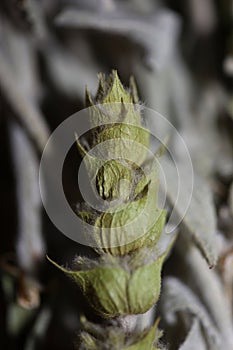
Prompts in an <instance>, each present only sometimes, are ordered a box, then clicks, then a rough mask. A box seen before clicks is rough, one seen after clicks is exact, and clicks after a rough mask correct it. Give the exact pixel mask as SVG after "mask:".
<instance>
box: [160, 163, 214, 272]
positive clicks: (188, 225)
mask: <svg viewBox="0 0 233 350" xmlns="http://www.w3.org/2000/svg"><path fill="white" fill-rule="evenodd" d="M162 166H163V170H164V173H165V174H166V182H167V198H168V201H169V202H170V203H171V204H172V206H174V212H175V213H176V215H178V216H179V217H181V218H182V217H183V215H184V214H185V209H186V203H187V196H188V195H189V194H190V191H191V190H192V189H191V188H190V181H189V176H190V175H191V174H187V171H186V168H185V167H184V166H183V165H182V163H179V164H176V167H177V168H178V169H179V172H180V174H183V176H182V179H184V180H185V179H187V182H185V181H183V183H181V184H180V186H181V188H180V192H179V195H180V200H179V201H178V202H176V199H177V183H176V181H174V179H175V178H176V177H177V171H176V167H175V166H173V164H172V163H171V162H168V161H166V162H162ZM180 229H181V232H182V234H183V235H185V237H190V238H191V239H192V240H193V241H194V242H195V244H196V245H197V246H198V248H199V249H200V250H201V252H202V254H203V255H204V257H205V258H206V260H207V262H208V263H209V265H210V266H214V265H215V264H216V262H217V258H218V248H217V228H216V213H215V208H214V203H213V198H212V194H211V191H210V189H209V187H208V185H207V184H206V183H205V181H204V180H203V179H202V178H200V177H198V176H194V187H193V192H192V199H191V202H190V205H189V207H188V210H187V212H186V214H185V216H184V218H183V221H182V223H181V227H180Z"/></svg>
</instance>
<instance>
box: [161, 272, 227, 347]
mask: <svg viewBox="0 0 233 350" xmlns="http://www.w3.org/2000/svg"><path fill="white" fill-rule="evenodd" d="M163 285H164V287H163V294H162V306H163V312H164V317H165V319H166V320H167V322H168V323H174V322H175V313H176V312H185V314H189V315H190V316H195V317H197V318H198V319H199V321H200V324H201V325H202V327H203V330H204V334H205V337H206V339H207V343H208V346H209V347H208V349H211V350H219V349H222V345H223V339H222V338H221V335H220V333H219V332H218V330H217V329H216V327H215V325H214V323H213V322H212V320H211V318H210V317H209V315H208V313H207V311H206V309H205V307H204V306H203V305H202V304H201V303H200V301H199V300H198V299H197V297H196V296H195V295H194V294H193V292H192V291H191V290H190V289H189V288H188V287H186V286H185V285H184V284H183V283H181V282H180V281H179V280H178V279H176V278H172V277H170V278H167V279H166V280H165V281H164V284H163Z"/></svg>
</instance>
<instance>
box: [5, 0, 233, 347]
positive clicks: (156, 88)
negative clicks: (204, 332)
mask: <svg viewBox="0 0 233 350" xmlns="http://www.w3.org/2000/svg"><path fill="white" fill-rule="evenodd" d="M112 69H117V70H118V73H119V76H120V78H121V80H122V82H123V83H124V85H125V86H127V85H128V81H129V77H130V76H131V75H134V76H135V79H136V82H137V85H138V89H139V96H140V99H141V101H142V102H143V103H144V104H145V105H146V106H147V107H150V108H153V109H155V110H156V111H158V112H160V113H161V114H162V115H164V116H165V117H166V118H167V119H169V120H170V121H171V122H172V123H173V125H174V126H175V127H176V128H177V129H178V130H179V132H180V133H181V135H182V136H183V137H184V139H185V141H186V143H187V145H188V148H189V151H190V154H191V157H192V161H193V165H194V171H195V176H196V177H197V179H198V180H196V183H197V186H196V193H197V197H196V202H195V203H194V207H192V209H193V211H195V213H197V214H196V215H197V217H198V215H199V216H200V217H202V221H201V222H200V223H198V225H200V227H199V228H198V230H197V227H196V226H195V225H194V226H193V222H194V219H193V218H192V217H191V218H190V217H187V219H186V221H185V222H184V225H183V227H181V229H180V231H181V238H180V239H179V240H178V242H177V245H176V248H175V249H174V251H173V253H172V255H171V256H170V258H169V260H168V261H167V263H166V266H165V269H164V272H163V275H164V278H166V276H171V275H172V276H176V277H177V278H179V279H180V280H181V281H183V282H184V283H185V284H186V285H188V286H189V288H190V289H191V290H192V292H193V293H196V294H197V295H198V298H200V300H201V301H202V303H203V304H204V305H205V306H206V309H207V310H208V311H209V314H210V315H211V316H210V317H212V316H213V323H214V324H215V325H216V324H217V328H218V329H219V332H220V333H221V334H224V331H225V330H226V328H227V327H228V328H229V329H230V328H231V326H232V313H231V307H232V281H233V274H232V270H233V268H232V261H233V258H232V252H233V241H232V238H233V89H232V88H233V1H232V0H215V1H214V0H176V1H172V0H167V1H166V0H143V1H141V0H125V1H124V0H40V1H39V0H2V1H1V4H0V138H1V148H0V164H1V172H0V177H1V182H0V188H1V202H0V203H1V210H0V212H1V244H0V278H1V280H0V346H1V348H6V347H7V349H14V350H17V349H20V350H21V349H24V350H33V349H57V350H59V349H63V350H64V349H67V350H68V349H73V348H74V339H75V334H76V333H77V331H78V329H79V326H80V321H79V319H80V314H82V313H85V314H86V315H87V316H88V318H89V319H90V320H92V321H94V322H100V320H99V319H98V318H97V316H95V315H94V314H93V312H92V310H90V309H89V308H88V306H87V304H86V301H85V300H84V299H83V297H82V295H81V293H80V291H79V290H78V289H77V287H76V286H75V285H74V284H73V283H72V282H71V281H70V280H68V279H67V278H66V277H65V276H63V274H62V273H61V272H59V271H56V269H55V268H54V267H53V266H51V264H50V263H48V261H46V258H45V255H46V254H48V255H49V256H50V257H51V258H52V259H54V260H55V261H57V262H58V263H60V264H63V265H65V264H67V265H69V263H70V262H71V261H72V259H73V258H74V256H75V255H77V254H81V255H82V254H84V255H86V256H92V252H91V250H90V249H89V248H87V247H84V246H80V245H78V244H77V243H76V242H73V241H71V240H69V239H68V238H66V237H65V236H64V235H63V234H62V233H60V232H59V231H57V230H56V228H55V227H54V226H53V224H52V223H51V222H50V220H49V219H48V217H47V215H46V213H45V212H44V210H43V208H42V204H41V200H40V193H39V188H38V166H39V161H40V157H41V154H42V151H43V149H44V146H45V144H46V141H47V139H48V137H49V135H50V133H51V132H52V131H53V130H54V129H55V128H56V127H57V126H58V125H59V124H60V123H61V122H62V121H63V120H65V119H66V118H67V117H69V116H70V115H71V114H73V113H75V112H77V111H78V110H80V109H82V108H83V107H84V100H85V86H86V85H87V86H88V88H89V90H90V91H91V92H92V93H93V94H94V93H95V91H96V88H97V83H98V79H97V73H98V72H105V73H110V72H111V70H112ZM174 147H175V145H174ZM176 151H177V152H179V151H180V150H176ZM79 162H80V158H79V155H78V152H77V151H76V149H75V148H71V150H70V152H69V155H68V157H67V159H66V162H65V166H64V171H63V181H64V187H65V191H66V194H67V197H68V198H69V202H70V204H71V206H73V207H75V206H76V203H77V200H78V198H79V193H78V190H77V184H76V173H75V169H76V168H77V164H79ZM199 181H200V185H199ZM203 183H205V185H203ZM202 185H203V186H205V187H204V188H205V190H203V191H202V190H200V189H202ZM194 192H195V191H194ZM194 195H195V194H194ZM61 215H62V213H61ZM187 231H188V233H189V234H190V241H192V242H194V243H195V244H194V246H195V248H192V249H194V250H193V251H192V252H193V255H192V254H190V255H189V256H186V255H185V253H184V247H185V245H186V244H187V242H183V240H182V232H187ZM200 233H201V234H203V235H202V236H199V235H200ZM203 237H204V238H203ZM213 239H214V242H213ZM216 242H217V243H216ZM196 246H198V247H199V248H200V251H202V252H204V256H205V257H206V259H207V261H208V263H209V265H210V266H211V265H212V263H213V264H214V262H215V260H216V257H217V256H219V263H218V266H217V267H216V268H215V271H214V272H213V276H214V277H213V281H215V279H216V278H217V281H218V282H216V283H217V285H218V286H220V287H219V288H220V289H219V290H220V292H221V293H222V294H221V293H220V292H219V293H220V294H218V295H217V296H214V293H211V297H210V296H209V294H208V291H207V290H206V286H205V283H204V282H203V281H204V280H205V277H203V280H202V282H201V280H198V277H197V276H199V275H198V271H197V270H195V268H197V263H196V262H197V261H198V264H200V266H202V265H201V264H205V265H206V266H207V263H206V262H202V260H200V259H199V255H198V257H196V255H195V254H199V250H195V249H196ZM198 259H199V260H200V261H199V260H198ZM198 266H199V265H198ZM203 266H204V265H203ZM204 269H205V268H204ZM206 271H209V268H208V266H207V270H206ZM187 272H188V273H187ZM211 273H212V272H211ZM187 275H189V276H187ZM192 276H194V277H193V278H192ZM203 276H204V275H203ZM196 278H197V279H196ZM213 283H214V282H213ZM210 285H211V283H210ZM200 286H201V287H200ZM209 288H210V287H209ZM216 288H217V287H216ZM165 292H166V291H165ZM164 295H165V298H166V293H165V294H164ZM215 297H216V298H219V299H218V301H219V300H220V304H219V305H220V306H219V309H215V306H216V305H217V301H216V300H217V299H215ZM167 298H169V295H168V296H167ZM211 298H212V299H211ZM167 300H168V299H167ZM221 303H223V304H224V305H223V306H222V304H221ZM165 304H166V303H164V305H165ZM224 307H225V309H224ZM221 309H222V311H221V312H222V313H223V315H220V314H219V313H220V310H221ZM164 310H165V311H164ZM224 310H228V311H227V312H228V314H227V315H226V314H225V316H224V312H225V311H224ZM163 313H164V317H163ZM190 313H191V314H193V313H195V312H190ZM160 314H161V315H162V321H161V322H162V323H161V326H163V327H162V328H163V329H164V330H165V334H166V335H165V338H164V343H166V342H168V343H169V344H170V347H169V348H170V349H177V348H178V347H179V344H181V343H182V342H183V341H184V339H185V334H186V333H187V332H188V330H189V328H190V322H191V321H190V320H189V321H187V320H185V321H184V318H185V317H186V316H187V314H186V316H185V317H184V315H182V312H180V313H179V317H178V321H177V325H176V326H174V325H170V324H169V322H168V321H169V320H168V321H167V320H166V305H165V306H164V307H163V305H161V311H160ZM216 315H218V316H216ZM197 317H198V316H197ZM216 319H217V321H216ZM219 320H220V321H219ZM228 328H227V329H228ZM229 329H228V335H229V332H230V330H229ZM232 331H233V330H232ZM229 337H230V338H231V340H229V343H230V342H231V341H232V339H233V338H232V334H231V335H230V336H229ZM206 349H212V348H211V347H206ZM229 349H230V347H229Z"/></svg>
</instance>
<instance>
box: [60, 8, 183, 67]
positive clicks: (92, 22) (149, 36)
mask: <svg viewBox="0 0 233 350" xmlns="http://www.w3.org/2000/svg"><path fill="white" fill-rule="evenodd" d="M55 23H56V24H57V25H58V26H62V27H74V28H83V29H94V30H99V31H105V32H108V33H109V32H110V33H114V34H120V35H125V36H127V37H129V38H130V39H131V40H133V41H134V42H136V43H139V44H140V45H141V46H142V47H143V48H145V49H146V56H145V60H146V64H147V65H149V66H150V67H153V68H154V69H158V68H159V69H161V68H162V67H164V66H165V65H166V63H167V62H168V61H169V59H170V58H171V57H172V53H173V48H174V44H175V42H176V40H177V37H178V34H179V31H180V21H179V18H178V16H176V14H175V13H174V12H172V11H169V10H158V11H156V13H155V14H152V15H150V16H147V17H146V18H145V19H144V18H142V17H141V16H139V15H138V14H137V13H133V12H132V11H131V12H129V11H127V9H125V10H124V12H122V11H120V10H117V9H116V10H115V11H114V12H113V11H106V12H104V11H101V12H99V13H98V15H97V14H96V13H93V11H87V10H81V9H76V8H67V9H64V10H63V11H62V12H61V13H60V14H59V15H58V16H57V18H56V20H55Z"/></svg>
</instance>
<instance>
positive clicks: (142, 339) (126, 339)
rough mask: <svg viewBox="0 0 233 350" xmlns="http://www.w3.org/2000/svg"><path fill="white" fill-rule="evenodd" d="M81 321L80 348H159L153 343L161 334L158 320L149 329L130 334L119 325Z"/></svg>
mask: <svg viewBox="0 0 233 350" xmlns="http://www.w3.org/2000/svg"><path fill="white" fill-rule="evenodd" d="M82 323H83V331H82V332H81V335H80V346H79V349H80V350H82V349H85V350H105V349H111V350H156V349H157V350H159V349H158V348H157V347H155V345H154V344H157V342H158V339H159V338H160V336H161V332H160V331H158V321H157V322H156V323H155V325H154V326H153V327H152V328H151V329H147V330H145V331H144V332H142V333H140V334H137V333H133V334H131V335H130V336H129V335H126V334H125V333H124V332H123V331H122V329H121V328H119V327H111V326H108V327H105V328H103V327H101V326H98V325H95V324H93V323H90V322H87V321H86V320H83V321H82ZM106 336H107V339H109V343H108V344H106Z"/></svg>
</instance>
